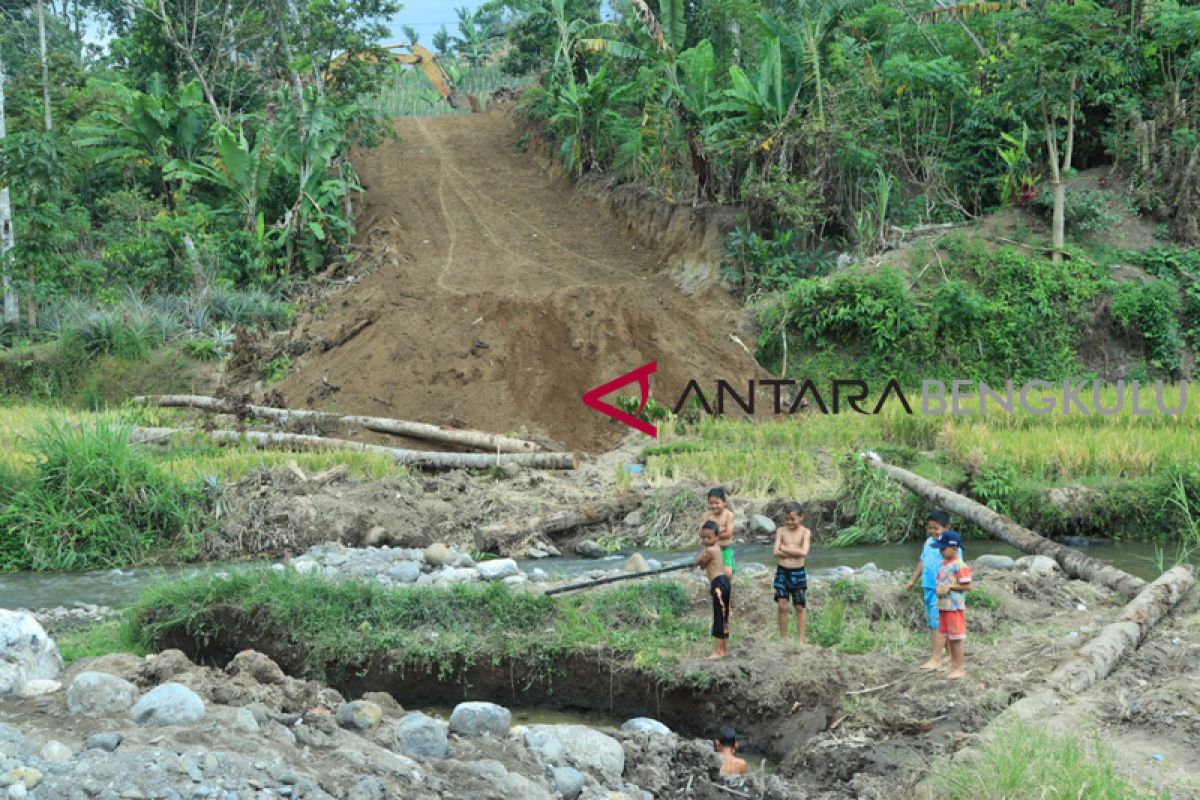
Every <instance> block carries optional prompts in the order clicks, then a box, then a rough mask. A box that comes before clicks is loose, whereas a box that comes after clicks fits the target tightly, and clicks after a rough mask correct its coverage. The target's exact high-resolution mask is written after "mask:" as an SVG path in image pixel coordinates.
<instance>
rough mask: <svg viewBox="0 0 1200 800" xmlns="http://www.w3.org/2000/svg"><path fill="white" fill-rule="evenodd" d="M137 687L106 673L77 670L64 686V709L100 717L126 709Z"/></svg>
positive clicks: (130, 703)
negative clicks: (72, 678) (65, 702)
mask: <svg viewBox="0 0 1200 800" xmlns="http://www.w3.org/2000/svg"><path fill="white" fill-rule="evenodd" d="M137 696H138V688H137V687H136V686H134V685H133V684H132V683H130V682H129V681H127V680H124V679H123V678H118V677H117V676H116V675H109V674H108V673H106V672H81V673H79V674H78V675H76V676H75V680H73V681H71V687H70V688H69V689H67V711H70V712H71V713H72V714H87V715H88V716H101V715H104V714H112V713H119V712H123V711H128V710H129V707H130V706H131V705H133V704H134V702H135V701H136V700H137Z"/></svg>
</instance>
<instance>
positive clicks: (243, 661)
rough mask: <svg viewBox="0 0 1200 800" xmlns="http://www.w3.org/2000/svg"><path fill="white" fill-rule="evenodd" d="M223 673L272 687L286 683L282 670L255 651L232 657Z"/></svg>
mask: <svg viewBox="0 0 1200 800" xmlns="http://www.w3.org/2000/svg"><path fill="white" fill-rule="evenodd" d="M225 671H226V672H228V673H229V674H230V675H248V676H250V677H251V678H253V679H254V680H256V681H258V682H259V683H265V684H268V685H272V686H282V685H283V684H284V683H286V682H287V675H285V674H284V672H283V669H282V668H280V666H279V665H278V664H276V663H275V662H274V661H272V660H271V657H270V656H267V655H264V654H263V653H260V652H258V651H257V650H243V651H241V652H240V653H238V654H237V655H235V656H234V657H233V660H232V661H230V662H229V664H228V665H227V666H226V667H225ZM176 674H178V673H176Z"/></svg>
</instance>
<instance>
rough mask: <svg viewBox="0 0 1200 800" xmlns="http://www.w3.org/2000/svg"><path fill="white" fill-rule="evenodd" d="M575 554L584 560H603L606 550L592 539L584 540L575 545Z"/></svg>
mask: <svg viewBox="0 0 1200 800" xmlns="http://www.w3.org/2000/svg"><path fill="white" fill-rule="evenodd" d="M575 553H576V554H577V555H579V556H581V557H583V558H603V557H604V549H603V548H601V547H600V545H598V544H596V543H595V542H593V541H592V540H591V539H584V540H583V541H582V542H580V543H579V544H577V545H575Z"/></svg>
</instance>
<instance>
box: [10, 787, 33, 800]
mask: <svg viewBox="0 0 1200 800" xmlns="http://www.w3.org/2000/svg"><path fill="white" fill-rule="evenodd" d="M6 794H7V795H8V800H25V798H26V797H28V796H29V790H28V789H26V788H25V784H23V783H14V784H13V785H12V786H9V787H8V791H7V792H6Z"/></svg>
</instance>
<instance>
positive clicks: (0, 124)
mask: <svg viewBox="0 0 1200 800" xmlns="http://www.w3.org/2000/svg"><path fill="white" fill-rule="evenodd" d="M6 80H7V75H6V74H5V72H4V61H3V53H2V52H0V148H3V146H4V139H5V137H6V135H7V130H6V127H5V122H4V84H5V81H6ZM15 245H16V237H15V236H14V234H13V221H12V200H11V198H10V196H9V192H8V179H7V178H5V177H4V176H3V175H0V288H2V289H3V290H4V321H5V323H7V324H10V325H11V324H12V323H15V322H17V321H18V319H19V318H20V308H19V306H18V305H17V293H16V290H14V289H13V285H12V280H11V279H10V278H9V261H8V260H9V253H10V252H11V251H12V249H13V247H14V246H15Z"/></svg>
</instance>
